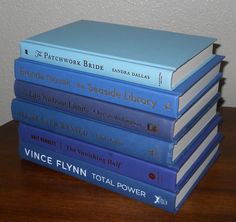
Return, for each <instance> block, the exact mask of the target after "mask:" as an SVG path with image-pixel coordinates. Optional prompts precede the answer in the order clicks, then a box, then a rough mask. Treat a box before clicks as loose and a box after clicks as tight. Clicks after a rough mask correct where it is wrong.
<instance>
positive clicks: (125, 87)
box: [15, 59, 179, 118]
mask: <svg viewBox="0 0 236 222" xmlns="http://www.w3.org/2000/svg"><path fill="white" fill-rule="evenodd" d="M15 77H16V79H18V80H23V81H27V82H31V83H35V84H38V85H43V86H48V87H51V88H55V89H60V90H63V91H67V92H70V93H75V94H79V95H82V96H87V97H91V98H94V99H98V100H102V101H106V102H110V103H114V104H118V105H122V106H126V107H130V108H134V109H138V110H142V111H146V112H150V113H154V114H160V115H163V116H166V117H172V118H176V117H178V116H179V113H178V95H177V94H176V93H173V92H170V93H167V92H166V91H161V90H153V88H145V87H139V86H137V85H135V84H126V83H124V82H121V81H112V80H111V79H107V78H102V77H97V76H94V75H90V74H89V73H83V72H76V71H74V70H70V69H64V68H59V67H57V66H52V65H47V64H43V63H38V62H33V61H29V60H25V59H17V60H16V62H15Z"/></svg>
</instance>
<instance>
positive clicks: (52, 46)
mask: <svg viewBox="0 0 236 222" xmlns="http://www.w3.org/2000/svg"><path fill="white" fill-rule="evenodd" d="M215 41H216V39H215V38H210V37H203V36H196V35H187V34H181V33H175V32H169V31H162V30H154V29H147V28H139V27H132V26H126V25H118V24H110V23H104V22H95V21H86V20H81V21H77V22H74V23H71V24H68V25H65V26H62V27H59V28H56V29H53V30H50V31H47V32H44V33H41V34H38V35H36V36H33V37H30V38H27V39H25V40H22V41H21V42H20V49H21V54H20V55H21V57H23V58H27V59H31V60H35V61H40V62H45V63H49V64H53V65H58V66H62V67H66V68H70V69H75V70H79V71H85V72H89V73H92V74H96V75H102V76H106V77H108V78H113V79H118V80H121V81H126V82H132V83H136V84H139V85H144V86H149V87H154V88H161V89H166V90H173V89H174V88H176V87H177V86H178V85H179V84H180V83H182V82H183V81H184V80H186V79H187V78H188V77H189V76H191V74H192V73H193V72H194V71H196V70H197V69H198V68H200V67H201V66H202V65H204V64H206V63H207V61H209V59H211V58H212V56H213V55H212V47H213V43H214V42H215Z"/></svg>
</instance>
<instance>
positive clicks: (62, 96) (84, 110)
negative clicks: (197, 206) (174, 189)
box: [14, 80, 175, 141]
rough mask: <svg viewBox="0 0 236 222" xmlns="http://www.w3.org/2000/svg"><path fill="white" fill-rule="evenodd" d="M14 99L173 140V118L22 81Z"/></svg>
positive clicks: (16, 86) (18, 84)
mask: <svg viewBox="0 0 236 222" xmlns="http://www.w3.org/2000/svg"><path fill="white" fill-rule="evenodd" d="M14 90H15V96H16V98H20V99H24V100H27V101H30V102H34V103H39V104H42V105H46V106H49V107H53V108H58V109H60V110H62V111H66V112H69V113H71V114H75V115H82V116H85V117H88V118H91V119H95V120H99V121H102V122H106V123H110V124H113V125H117V126H120V127H123V128H125V129H129V130H133V131H135V132H136V133H143V134H146V135H153V136H157V137H159V138H164V139H167V140H170V141H171V140H173V138H174V136H173V127H174V123H175V119H173V118H168V117H164V116H160V115H155V114H151V113H148V112H143V111H139V110H136V109H131V108H127V107H123V106H119V105H116V104H113V103H107V102H103V101H100V100H96V99H91V98H89V97H84V96H80V95H76V94H72V93H67V92H65V91H61V90H56V89H52V88H49V87H45V86H40V85H36V84H31V83H29V82H25V81H19V80H16V81H15V85H14Z"/></svg>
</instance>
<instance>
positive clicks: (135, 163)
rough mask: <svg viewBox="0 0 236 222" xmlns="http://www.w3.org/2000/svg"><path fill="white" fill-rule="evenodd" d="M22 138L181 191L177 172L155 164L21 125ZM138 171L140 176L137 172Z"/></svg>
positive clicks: (153, 183)
mask: <svg viewBox="0 0 236 222" xmlns="http://www.w3.org/2000/svg"><path fill="white" fill-rule="evenodd" d="M19 136H20V138H21V139H22V140H23V141H24V142H27V143H30V144H35V145H37V146H42V147H45V148H47V149H49V150H52V151H55V152H59V153H61V154H63V155H66V156H70V157H72V158H75V159H78V160H81V161H85V162H88V163H91V164H94V165H96V166H99V167H102V168H106V169H108V170H111V171H114V172H117V173H120V174H122V175H125V176H129V177H132V178H134V179H137V180H140V181H143V182H145V183H149V184H151V185H153V186H157V187H160V188H163V189H166V190H169V191H172V192H176V191H177V187H176V170H175V169H169V168H166V167H162V166H160V165H157V164H151V163H149V162H146V161H142V160H139V159H136V158H132V157H130V156H127V155H124V154H120V153H117V152H114V151H111V150H108V149H104V148H102V147H98V146H95V145H92V144H89V143H84V142H82V141H79V140H75V139H71V138H67V137H64V136H60V135H57V134H54V133H51V132H49V131H45V130H41V129H38V128H35V127H31V126H28V125H24V124H20V127H19ZM137 172H138V173H137Z"/></svg>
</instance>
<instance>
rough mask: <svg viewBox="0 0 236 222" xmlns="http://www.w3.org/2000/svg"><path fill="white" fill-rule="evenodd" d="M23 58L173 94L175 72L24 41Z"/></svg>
mask: <svg viewBox="0 0 236 222" xmlns="http://www.w3.org/2000/svg"><path fill="white" fill-rule="evenodd" d="M20 55H21V57H22V58H27V59H31V60H35V61H39V62H44V63H48V64H53V65H58V66H62V67H66V68H70V69H74V70H79V71H84V72H90V73H94V74H96V75H100V76H106V77H110V78H114V79H120V80H124V81H127V82H133V83H137V84H140V85H145V86H151V87H155V88H161V89H167V90H172V84H171V79H172V74H173V70H169V69H164V68H161V67H155V66H150V65H146V64H140V63H138V61H136V62H135V61H134V62H129V61H125V60H122V59H113V58H109V57H104V56H98V55H93V54H89V53H84V52H79V51H75V50H70V49H65V48H59V47H53V46H47V45H41V44H37V43H34V42H27V41H22V42H21V43H20Z"/></svg>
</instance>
